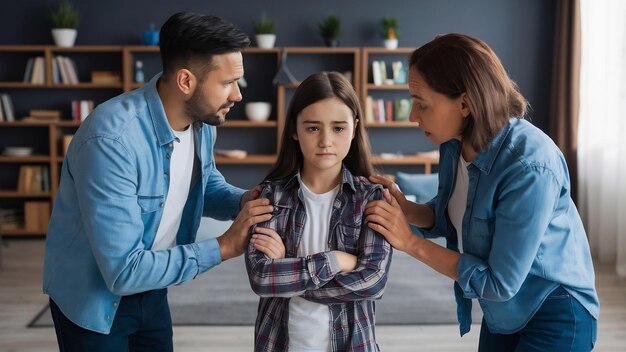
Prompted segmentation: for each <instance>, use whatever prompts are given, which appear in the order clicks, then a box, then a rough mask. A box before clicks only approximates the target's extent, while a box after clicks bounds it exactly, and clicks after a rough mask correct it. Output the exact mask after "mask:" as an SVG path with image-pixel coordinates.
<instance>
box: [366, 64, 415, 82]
mask: <svg viewBox="0 0 626 352" xmlns="http://www.w3.org/2000/svg"><path fill="white" fill-rule="evenodd" d="M372 81H373V83H374V85H377V86H380V85H383V84H386V85H392V84H406V83H407V70H406V65H404V64H403V63H402V61H394V62H392V63H391V74H388V73H387V63H386V62H385V61H383V60H374V61H372Z"/></svg>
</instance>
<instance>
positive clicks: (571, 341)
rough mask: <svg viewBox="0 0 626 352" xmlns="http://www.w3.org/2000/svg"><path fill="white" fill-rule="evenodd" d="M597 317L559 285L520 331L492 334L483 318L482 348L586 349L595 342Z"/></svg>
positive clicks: (491, 351)
mask: <svg viewBox="0 0 626 352" xmlns="http://www.w3.org/2000/svg"><path fill="white" fill-rule="evenodd" d="M596 332H597V324H596V319H595V318H594V317H593V316H591V314H589V312H588V311H587V309H585V307H583V305H582V304H580V303H578V301H577V300H576V299H575V298H574V297H572V296H571V295H570V294H569V293H567V291H565V289H564V288H563V287H561V286H559V287H558V288H557V289H556V290H554V291H553V292H552V293H551V294H550V295H549V296H548V298H546V300H545V301H544V302H543V304H542V305H541V307H540V308H539V310H538V311H537V313H535V315H534V316H533V317H532V318H531V319H530V321H529V322H528V324H526V326H525V327H524V328H522V329H521V330H520V331H518V332H516V333H513V334H493V333H491V332H490V331H489V328H488V327H487V324H486V323H485V319H484V318H483V323H482V326H481V327H480V341H479V344H478V351H479V352H496V351H498V352H507V351H511V352H527V351H550V352H559V351H568V352H586V351H591V350H592V349H593V345H594V344H595V342H596Z"/></svg>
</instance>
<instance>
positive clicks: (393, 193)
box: [369, 175, 409, 215]
mask: <svg viewBox="0 0 626 352" xmlns="http://www.w3.org/2000/svg"><path fill="white" fill-rule="evenodd" d="M369 180H370V181H371V182H372V183H378V184H381V185H383V187H385V190H386V192H383V196H384V197H385V200H386V201H387V203H389V204H391V197H393V198H395V199H396V201H397V202H398V204H399V205H400V208H402V212H403V213H404V214H405V215H406V214H407V212H408V203H409V201H408V200H407V199H406V197H405V196H404V194H403V193H402V191H400V187H398V185H397V184H396V183H395V182H393V181H392V180H391V179H389V178H387V177H385V176H382V175H372V176H370V178H369Z"/></svg>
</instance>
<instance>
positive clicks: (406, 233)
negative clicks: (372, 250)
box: [365, 197, 414, 252]
mask: <svg viewBox="0 0 626 352" xmlns="http://www.w3.org/2000/svg"><path fill="white" fill-rule="evenodd" d="M365 216H366V218H367V221H368V224H367V226H369V227H370V228H371V229H372V230H374V231H376V232H378V233H380V234H381V235H383V237H385V239H386V240H387V241H388V242H389V243H390V244H391V245H392V246H393V247H394V248H396V249H398V250H400V251H403V252H406V251H407V249H408V247H409V245H410V242H411V240H412V239H413V237H414V236H413V233H412V232H411V229H410V227H409V223H408V221H407V219H406V216H405V215H404V213H403V211H402V208H400V205H399V204H398V202H397V200H396V198H394V197H392V198H391V201H389V202H388V201H387V200H376V201H373V202H369V203H367V205H366V206H365Z"/></svg>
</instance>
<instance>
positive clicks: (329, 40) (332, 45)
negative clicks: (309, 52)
mask: <svg viewBox="0 0 626 352" xmlns="http://www.w3.org/2000/svg"><path fill="white" fill-rule="evenodd" d="M324 43H325V44H326V46H327V47H330V48H336V47H338V46H339V39H332V38H324Z"/></svg>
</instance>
